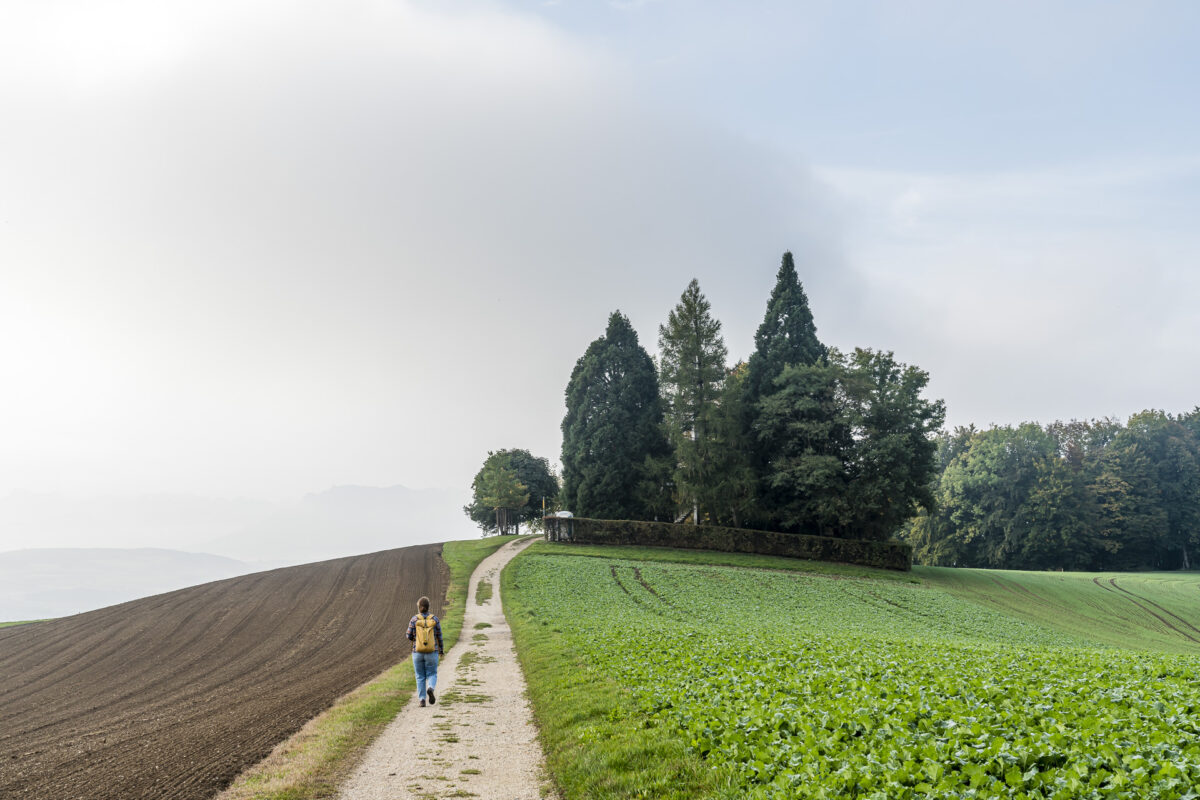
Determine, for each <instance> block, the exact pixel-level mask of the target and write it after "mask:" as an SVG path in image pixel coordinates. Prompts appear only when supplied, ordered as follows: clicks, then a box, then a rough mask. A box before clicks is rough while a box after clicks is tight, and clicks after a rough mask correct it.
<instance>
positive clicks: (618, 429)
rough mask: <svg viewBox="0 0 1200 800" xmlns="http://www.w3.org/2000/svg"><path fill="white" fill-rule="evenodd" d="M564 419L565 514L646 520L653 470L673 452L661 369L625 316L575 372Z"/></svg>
mask: <svg viewBox="0 0 1200 800" xmlns="http://www.w3.org/2000/svg"><path fill="white" fill-rule="evenodd" d="M566 395H567V413H566V416H565V417H563V422H562V432H563V453H562V466H563V490H562V500H563V507H564V508H567V509H569V510H571V511H573V512H575V513H576V514H578V515H579V516H584V517H596V518H600V519H645V518H648V517H650V516H652V512H651V510H650V508H649V505H648V503H647V501H646V499H645V495H646V492H645V482H646V478H647V473H648V471H649V470H648V466H647V465H648V463H651V462H653V461H654V460H661V459H662V458H663V457H664V456H665V455H666V453H667V452H668V449H669V448H668V445H667V441H666V438H665V437H664V435H663V431H662V400H661V398H660V397H659V391H658V376H657V374H656V373H655V370H654V362H653V360H651V358H650V356H649V354H648V353H646V351H645V350H644V349H643V348H642V346H641V345H640V344H639V343H638V336H637V332H636V331H635V330H634V329H633V326H632V325H630V323H629V320H628V319H627V318H626V317H625V316H624V315H623V314H621V312H619V311H615V312H613V314H612V316H610V317H609V319H608V328H607V329H606V330H605V332H604V335H603V336H601V337H600V338H599V339H596V340H595V341H594V342H592V343H591V344H590V345H589V346H588V349H587V351H586V352H585V353H584V354H583V356H582V357H581V358H580V359H579V361H577V362H576V364H575V369H574V370H573V371H572V372H571V380H570V382H568V384H567V391H566Z"/></svg>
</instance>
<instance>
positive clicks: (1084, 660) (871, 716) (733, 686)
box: [503, 544, 1200, 799]
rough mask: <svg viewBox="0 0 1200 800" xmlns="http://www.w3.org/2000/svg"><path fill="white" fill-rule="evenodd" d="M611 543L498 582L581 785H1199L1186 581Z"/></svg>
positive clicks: (552, 739)
mask: <svg viewBox="0 0 1200 800" xmlns="http://www.w3.org/2000/svg"><path fill="white" fill-rule="evenodd" d="M608 553H609V555H608V556H607V557H605V556H603V555H602V554H598V553H595V552H588V553H586V554H578V555H577V554H575V553H573V551H572V548H570V547H569V546H561V545H560V546H552V545H548V544H537V545H535V546H534V547H533V548H531V549H530V550H529V551H528V552H527V553H526V554H524V555H522V556H521V557H520V558H518V559H517V560H516V561H515V562H514V563H513V564H512V565H511V566H510V567H509V569H508V570H506V571H505V573H504V576H503V579H504V587H503V592H504V597H505V604H506V608H507V610H508V613H509V618H510V621H511V622H512V624H513V628H514V635H515V637H516V641H517V645H518V650H519V652H520V653H521V658H522V661H523V663H524V665H525V668H526V673H527V676H528V678H529V681H530V695H531V699H532V701H533V705H534V710H535V714H536V715H537V716H538V721H539V725H540V726H541V730H542V737H543V743H544V745H545V746H546V750H547V758H548V763H549V767H550V770H551V772H552V773H553V775H554V777H555V779H556V780H557V781H558V783H559V785H560V787H561V788H562V789H563V792H564V794H565V796H566V797H568V798H576V797H577V798H584V797H679V798H684V797H702V796H708V797H730V798H732V797H751V798H754V797H759V798H766V797H778V798H783V797H797V798H807V797H820V798H842V797H861V798H881V799H882V798H910V797H911V798H916V797H976V798H985V797H1016V798H1021V797H1030V798H1033V797H1039V798H1086V797H1147V798H1150V797H1153V798H1197V797H1200V794H1197V793H1196V792H1195V791H1193V787H1196V786H1200V680H1198V678H1200V647H1197V646H1196V645H1197V643H1196V642H1195V641H1194V640H1191V639H1190V637H1189V636H1188V635H1184V634H1185V633H1187V634H1190V635H1195V636H1196V637H1197V639H1200V632H1195V629H1193V628H1190V623H1189V622H1187V620H1200V614H1198V613H1197V612H1198V611H1200V581H1197V580H1196V579H1195V578H1194V577H1192V576H1183V577H1177V576H1166V577H1164V576H1157V575H1154V576H1152V575H1115V576H1098V575H1086V576H1084V575H1070V576H1066V575H1058V574H1048V573H1044V574H1027V575H1021V574H1017V573H1011V572H1003V573H993V572H987V571H974V570H971V571H967V570H918V571H916V572H914V573H913V574H912V575H902V576H901V575H897V574H895V573H893V574H887V575H873V574H872V572H871V571H865V570H864V571H859V572H858V574H852V573H847V572H846V571H845V570H841V571H840V573H841V574H837V575H822V574H816V573H813V572H808V571H788V570H786V569H784V568H781V567H783V566H785V565H784V564H782V563H777V564H772V565H771V566H770V568H763V565H762V564H761V563H757V564H755V566H754V567H752V568H751V567H739V566H737V565H736V557H735V559H731V558H730V557H729V556H728V555H725V556H721V561H722V562H723V563H722V564H721V565H706V564H702V563H697V561H696V558H695V556H694V554H689V555H688V556H687V557H686V558H684V557H680V556H678V555H672V554H671V551H662V557H663V558H664V559H668V560H649V559H651V558H654V554H653V553H652V552H651V553H647V552H645V551H636V552H635V553H634V554H635V555H636V556H637V558H636V559H629V558H624V557H623V556H628V555H630V554H631V553H630V552H628V551H623V550H622V549H620V548H612V549H610V550H609V551H608ZM688 562H690V563H688ZM748 563H749V562H748ZM811 567H812V565H811V564H804V566H803V567H801V569H804V570H808V569H811ZM1093 579H1094V580H1093ZM1110 579H1112V580H1110ZM993 587H994V588H993ZM1126 640H1128V644H1130V645H1131V646H1130V647H1117V646H1115V645H1118V644H1121V643H1124V642H1126ZM1189 651H1190V652H1189Z"/></svg>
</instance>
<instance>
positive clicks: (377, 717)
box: [218, 537, 510, 800]
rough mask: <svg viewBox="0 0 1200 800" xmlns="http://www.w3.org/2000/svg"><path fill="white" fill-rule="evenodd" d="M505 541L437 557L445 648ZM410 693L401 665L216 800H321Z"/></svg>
mask: <svg viewBox="0 0 1200 800" xmlns="http://www.w3.org/2000/svg"><path fill="white" fill-rule="evenodd" d="M508 541H510V540H507V539H501V538H500V537H492V538H488V539H479V540H472V541H461V542H447V543H446V544H445V546H444V547H443V548H442V559H443V560H444V561H445V562H446V565H447V566H448V567H449V569H450V582H449V586H448V588H447V591H446V605H445V608H444V609H443V611H444V613H443V614H442V617H441V624H442V638H443V641H444V643H445V645H446V647H447V648H449V647H451V646H453V644H454V643H455V642H456V641H457V640H458V637H459V633H460V631H461V629H462V620H463V611H464V609H465V608H466V602H467V588H468V586H469V583H470V578H471V573H472V572H473V571H474V570H475V567H476V566H478V564H479V562H480V561H482V560H483V559H484V558H486V557H487V556H489V555H491V554H492V553H493V552H495V551H496V550H497V549H499V548H500V547H501V546H503V545H504V544H506V543H507V542H508ZM414 691H415V680H414V677H413V671H412V667H411V666H410V665H409V663H408V662H407V661H404V662H402V663H400V664H397V665H396V666H394V667H392V668H391V669H389V670H387V671H386V672H384V673H383V674H382V675H380V676H379V677H378V678H376V679H375V680H373V681H371V682H370V683H368V684H366V685H364V686H361V687H359V688H358V689H356V690H354V691H353V692H351V693H350V694H348V695H346V696H345V697H343V698H342V699H340V700H339V701H338V702H337V703H336V704H335V705H334V706H333V707H332V708H330V709H329V710H328V711H326V712H325V713H324V714H321V715H320V716H319V717H317V718H316V719H314V720H312V721H311V722H309V723H308V724H307V725H306V726H305V727H304V728H303V729H302V730H301V731H300V732H299V733H297V734H296V735H295V736H293V737H292V738H291V739H289V740H288V741H286V742H284V743H283V744H281V745H280V746H279V747H277V748H276V749H275V751H274V752H273V753H272V754H271V755H270V756H268V757H267V759H266V760H264V761H262V762H261V763H259V764H258V765H257V766H255V767H252V768H251V769H249V770H247V771H246V772H244V773H242V775H240V776H238V778H237V779H236V780H235V781H234V782H233V784H232V785H231V786H230V787H229V788H228V789H227V790H225V792H223V793H222V794H221V795H219V796H218V797H219V800H323V799H324V798H329V797H333V796H336V793H337V787H338V785H339V784H340V783H341V781H342V780H343V779H344V778H345V776H346V775H347V774H348V773H349V771H350V769H352V768H353V766H354V764H356V763H357V762H358V760H359V759H360V758H361V757H362V754H363V753H364V752H365V751H366V749H367V747H368V746H369V745H370V744H371V742H372V741H374V740H375V738H376V737H377V736H378V735H379V734H380V732H382V731H383V729H384V728H385V727H386V726H387V725H388V723H389V722H391V721H392V720H393V719H394V718H395V716H396V714H398V713H399V712H400V709H401V708H403V707H404V705H405V704H406V703H407V702H408V700H409V698H410V697H411V696H412V694H413V692H414Z"/></svg>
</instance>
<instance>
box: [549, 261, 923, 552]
mask: <svg viewBox="0 0 1200 800" xmlns="http://www.w3.org/2000/svg"><path fill="white" fill-rule="evenodd" d="M754 345H755V346H754V351H753V353H752V354H751V355H750V358H749V359H748V360H747V361H746V362H738V363H736V364H733V365H729V364H727V356H728V351H727V348H726V346H725V342H724V339H723V336H722V334H721V323H720V322H719V321H718V320H716V319H714V318H713V316H712V313H711V306H710V304H709V302H708V300H707V298H706V297H705V296H704V294H703V293H702V292H701V291H700V285H699V283H698V282H697V281H695V280H693V281H692V282H691V283H690V284H689V285H688V286H687V288H686V289H685V290H684V292H683V294H682V296H681V297H680V300H679V303H678V304H677V305H676V306H675V307H674V308H673V309H672V310H671V311H670V312H669V314H668V315H667V319H666V321H665V322H664V323H663V324H661V325H660V326H659V329H658V346H659V359H658V362H657V363H656V362H655V360H654V359H653V358H651V356H650V355H649V354H648V353H647V352H646V350H645V349H644V348H643V347H642V346H641V344H640V343H639V341H638V336H637V333H636V331H634V329H633V326H632V325H631V324H630V322H629V320H628V319H627V318H626V317H625V316H624V315H623V314H621V313H620V312H619V311H616V312H613V314H612V315H611V316H610V317H609V320H608V326H607V328H606V330H605V332H604V334H603V335H602V336H600V337H599V338H598V339H596V340H595V341H593V342H592V343H591V344H590V345H589V346H588V348H587V350H586V351H585V352H584V354H583V355H582V356H581V357H580V358H579V360H578V361H577V362H576V364H575V368H574V369H573V370H572V373H571V376H570V380H569V381H568V384H567V388H566V406H567V411H566V415H565V416H564V418H563V422H562V433H563V448H562V491H561V494H560V498H559V500H560V504H561V505H562V507H564V508H566V509H569V510H571V511H572V512H574V513H575V514H576V515H578V516H584V517H595V518H601V519H630V520H672V521H676V522H683V521H685V520H686V521H690V522H691V523H693V524H719V525H731V526H734V527H754V528H763V529H768V530H779V531H785V532H792V533H807V534H818V535H824V536H837V537H847V538H863V539H885V538H887V537H889V536H890V535H892V534H893V533H895V532H896V531H897V530H899V529H900V528H901V527H902V526H903V525H904V524H905V522H906V521H907V520H908V519H909V518H910V517H912V516H913V515H914V514H915V513H917V511H918V510H920V509H928V508H930V507H931V505H932V493H931V487H932V485H933V478H934V476H935V474H936V470H937V466H938V462H937V455H938V444H937V441H936V438H935V435H936V433H937V431H938V430H939V429H940V428H941V425H942V422H943V420H944V416H945V408H944V404H943V403H942V401H940V400H937V401H931V400H928V399H925V398H924V397H922V396H921V394H922V391H923V390H924V388H925V386H926V384H927V383H928V374H927V373H926V372H924V371H922V370H920V369H918V368H917V367H914V366H909V365H906V364H902V363H900V362H898V361H896V359H895V357H894V356H893V354H892V353H891V352H885V351H875V350H869V349H861V348H860V349H855V350H854V352H853V353H842V352H839V351H838V350H836V349H834V348H831V347H827V346H826V345H824V344H823V343H821V341H820V340H819V339H818V338H817V331H816V325H815V324H814V322H813V315H812V312H811V310H810V308H809V305H808V298H807V296H806V294H805V292H804V288H803V286H802V285H801V283H800V280H799V277H798V276H797V273H796V268H795V264H794V261H793V257H792V254H791V253H785V254H784V255H783V259H782V262H781V264H780V267H779V272H778V274H777V277H776V282H775V286H774V288H773V290H772V291H771V295H770V297H769V298H768V301H767V309H766V312H765V314H764V317H763V321H762V324H761V325H760V326H759V328H758V330H757V332H756V333H755V337H754Z"/></svg>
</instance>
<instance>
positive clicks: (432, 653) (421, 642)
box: [408, 597, 446, 707]
mask: <svg viewBox="0 0 1200 800" xmlns="http://www.w3.org/2000/svg"><path fill="white" fill-rule="evenodd" d="M408 640H409V641H410V642H412V643H413V671H414V672H416V674H417V697H419V698H421V706H422V707H424V705H425V699H426V698H428V699H429V705H433V704H434V703H436V702H437V697H436V696H435V695H434V693H433V688H434V687H435V686H437V668H438V656H441V655H445V652H446V651H445V649H444V648H443V647H442V623H441V621H440V620H438V618H437V617H436V616H434V615H433V614H430V613H429V598H428V597H422V598H421V599H420V600H418V601H417V613H416V614H414V615H413V618H412V619H410V620H409V621H408Z"/></svg>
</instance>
